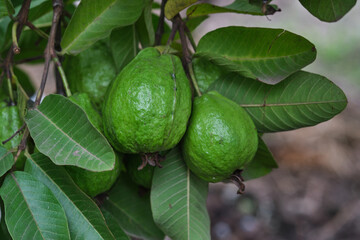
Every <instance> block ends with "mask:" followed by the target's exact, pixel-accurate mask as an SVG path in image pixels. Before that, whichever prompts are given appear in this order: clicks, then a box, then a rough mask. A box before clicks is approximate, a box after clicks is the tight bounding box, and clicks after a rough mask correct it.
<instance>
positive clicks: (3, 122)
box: [0, 102, 22, 150]
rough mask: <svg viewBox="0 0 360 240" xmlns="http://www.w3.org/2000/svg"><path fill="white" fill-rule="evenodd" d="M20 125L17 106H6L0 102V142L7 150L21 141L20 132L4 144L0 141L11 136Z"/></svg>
mask: <svg viewBox="0 0 360 240" xmlns="http://www.w3.org/2000/svg"><path fill="white" fill-rule="evenodd" d="M21 125H22V121H21V118H20V113H19V109H18V107H17V106H7V104H6V103H5V102H1V103H0V144H1V145H2V146H4V147H5V148H6V149H7V150H10V149H13V148H15V147H17V146H18V145H19V143H20V141H21V134H18V135H16V136H15V137H13V138H12V139H11V140H10V141H8V142H7V143H5V144H2V143H1V142H2V141H4V140H6V139H8V138H9V137H11V136H12V135H13V134H14V133H15V132H16V131H17V130H18V129H19V128H20V127H21Z"/></svg>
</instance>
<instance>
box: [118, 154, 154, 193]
mask: <svg viewBox="0 0 360 240" xmlns="http://www.w3.org/2000/svg"><path fill="white" fill-rule="evenodd" d="M142 161H143V160H142V159H141V156H140V155H139V154H131V155H130V154H129V155H126V162H125V165H126V171H127V173H128V174H129V176H130V178H131V180H132V181H133V182H134V183H136V184H137V185H140V186H143V187H145V188H148V189H149V188H151V182H152V177H153V175H154V167H153V166H150V165H146V166H145V167H143V168H141V169H139V167H140V166H141V164H142Z"/></svg>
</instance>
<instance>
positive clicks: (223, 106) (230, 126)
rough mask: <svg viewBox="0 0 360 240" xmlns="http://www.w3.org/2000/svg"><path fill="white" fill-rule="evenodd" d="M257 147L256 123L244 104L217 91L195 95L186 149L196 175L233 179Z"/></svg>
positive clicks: (186, 154) (187, 157)
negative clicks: (239, 103) (238, 103)
mask: <svg viewBox="0 0 360 240" xmlns="http://www.w3.org/2000/svg"><path fill="white" fill-rule="evenodd" d="M257 148H258V136H257V131H256V128H255V125H254V123H253V121H252V120H251V118H250V116H249V115H248V114H247V113H246V111H245V110H244V109H243V108H242V107H240V106H239V105H237V104H236V103H235V102H233V101H231V100H229V99H227V98H225V97H223V96H222V95H220V94H219V93H217V92H215V91H211V92H208V93H206V94H204V95H202V96H201V97H196V98H195V99H194V103H193V112H192V115H191V118H190V123H189V127H188V130H187V132H186V134H185V136H184V140H183V145H182V151H183V156H184V159H185V162H186V164H187V166H188V167H189V168H190V170H191V171H192V172H194V173H195V175H197V176H198V177H200V178H202V179H204V180H205V181H208V182H220V181H223V180H226V179H229V177H230V176H231V174H232V173H233V172H234V171H235V170H237V169H241V168H243V167H244V166H245V165H246V164H247V163H249V162H250V161H251V160H252V159H253V157H254V155H255V153H256V150H257Z"/></svg>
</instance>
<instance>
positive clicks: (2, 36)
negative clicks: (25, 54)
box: [0, 0, 11, 52]
mask: <svg viewBox="0 0 360 240" xmlns="http://www.w3.org/2000/svg"><path fill="white" fill-rule="evenodd" d="M0 1H1V0H0ZM10 22H11V19H10V18H9V17H4V18H0V52H2V51H4V50H5V49H6V42H7V41H6V40H7V38H9V37H10V36H11V34H10V32H9V31H8V29H9V27H10Z"/></svg>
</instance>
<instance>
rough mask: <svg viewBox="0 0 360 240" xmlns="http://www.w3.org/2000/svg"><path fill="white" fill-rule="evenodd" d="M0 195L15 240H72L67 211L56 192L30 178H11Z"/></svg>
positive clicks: (20, 174)
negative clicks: (57, 198)
mask: <svg viewBox="0 0 360 240" xmlns="http://www.w3.org/2000/svg"><path fill="white" fill-rule="evenodd" d="M0 195H1V197H2V199H3V200H4V204H5V220H6V225H7V226H8V229H9V232H10V234H11V236H12V238H13V239H14V240H16V239H64V240H65V239H70V234H69V228H68V225H67V220H66V216H65V212H64V209H62V207H61V205H60V204H59V202H58V201H57V200H56V198H55V197H54V195H53V194H52V192H51V191H50V190H49V189H48V188H47V187H46V186H45V185H44V184H42V183H41V182H39V181H38V180H37V179H35V178H34V177H33V176H31V175H30V174H28V173H25V172H14V173H12V174H11V175H8V176H7V177H6V178H5V181H4V184H3V185H2V187H1V189H0Z"/></svg>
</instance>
